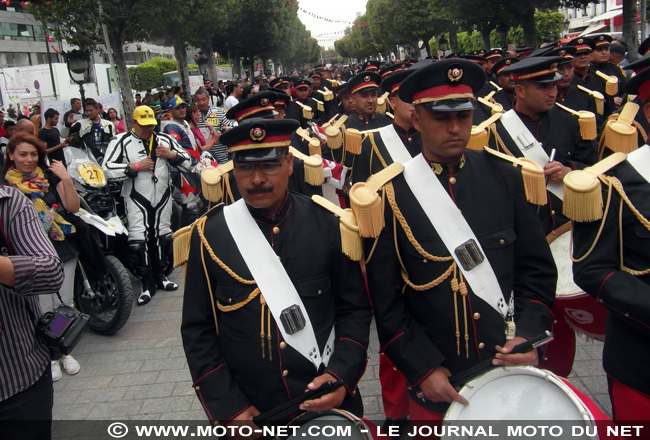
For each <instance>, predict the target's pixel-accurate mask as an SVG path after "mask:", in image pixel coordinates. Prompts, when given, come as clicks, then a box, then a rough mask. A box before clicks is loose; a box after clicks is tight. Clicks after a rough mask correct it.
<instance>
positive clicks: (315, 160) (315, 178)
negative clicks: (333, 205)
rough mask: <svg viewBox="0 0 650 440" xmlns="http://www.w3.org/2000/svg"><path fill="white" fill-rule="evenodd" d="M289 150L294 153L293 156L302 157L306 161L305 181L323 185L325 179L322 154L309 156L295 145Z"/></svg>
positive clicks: (313, 184)
mask: <svg viewBox="0 0 650 440" xmlns="http://www.w3.org/2000/svg"><path fill="white" fill-rule="evenodd" d="M289 152H290V153H291V154H293V157H296V158H298V159H300V160H301V161H302V162H303V163H304V165H305V182H307V183H308V184H309V185H311V186H321V185H322V184H323V182H324V181H325V175H324V174H323V159H321V157H320V156H307V155H306V154H303V153H301V152H300V151H298V150H296V149H295V148H294V147H289Z"/></svg>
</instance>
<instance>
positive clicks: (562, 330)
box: [540, 223, 607, 377]
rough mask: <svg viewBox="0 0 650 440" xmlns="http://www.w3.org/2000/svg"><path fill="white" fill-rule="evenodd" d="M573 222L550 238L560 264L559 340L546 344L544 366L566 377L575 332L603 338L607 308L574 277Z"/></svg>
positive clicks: (556, 306)
mask: <svg viewBox="0 0 650 440" xmlns="http://www.w3.org/2000/svg"><path fill="white" fill-rule="evenodd" d="M569 225H570V224H569V223H567V224H565V225H563V226H562V227H560V228H558V229H556V230H555V231H553V232H552V233H551V234H549V235H548V236H547V237H546V238H547V241H548V242H549V246H550V248H551V252H552V254H553V259H554V260H555V265H556V267H557V274H558V278H557V288H556V294H555V302H554V304H553V316H554V317H555V321H556V322H555V323H554V324H553V333H554V334H555V340H554V341H553V342H551V343H550V344H549V345H548V347H547V348H546V357H547V360H545V361H544V362H541V363H540V367H541V368H545V369H548V370H551V371H552V372H554V373H555V374H557V375H559V376H562V377H566V376H568V375H569V374H570V373H571V369H572V367H573V359H574V357H575V347H576V340H575V338H576V337H575V333H574V331H576V332H578V333H582V334H586V335H587V336H588V337H591V338H595V339H599V340H603V339H604V337H605V321H606V318H607V309H605V307H603V306H602V305H601V304H598V302H596V300H595V299H593V298H592V297H591V296H589V295H588V294H587V293H585V292H584V291H583V290H582V289H581V288H580V287H578V285H577V284H576V283H575V282H574V281H573V262H572V261H571V246H570V244H571V230H570V227H569Z"/></svg>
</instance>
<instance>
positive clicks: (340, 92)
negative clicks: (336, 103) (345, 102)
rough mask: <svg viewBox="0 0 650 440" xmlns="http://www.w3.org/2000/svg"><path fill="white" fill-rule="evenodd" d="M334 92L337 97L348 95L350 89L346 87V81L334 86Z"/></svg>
mask: <svg viewBox="0 0 650 440" xmlns="http://www.w3.org/2000/svg"><path fill="white" fill-rule="evenodd" d="M334 93H336V96H338V97H339V98H341V97H343V96H345V95H349V94H350V89H349V88H348V83H343V84H339V85H338V86H336V87H334Z"/></svg>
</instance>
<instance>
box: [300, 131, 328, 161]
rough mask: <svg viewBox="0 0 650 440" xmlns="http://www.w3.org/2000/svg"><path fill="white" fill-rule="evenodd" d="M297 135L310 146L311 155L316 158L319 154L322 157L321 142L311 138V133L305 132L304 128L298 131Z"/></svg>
mask: <svg viewBox="0 0 650 440" xmlns="http://www.w3.org/2000/svg"><path fill="white" fill-rule="evenodd" d="M296 134H297V135H298V136H300V137H301V138H302V139H304V140H305V141H307V143H308V144H309V155H310V156H314V155H316V154H318V155H319V156H322V154H323V153H322V150H321V146H320V141H319V140H318V139H316V138H313V137H311V135H310V134H309V131H307V130H305V129H304V128H298V129H297V130H296Z"/></svg>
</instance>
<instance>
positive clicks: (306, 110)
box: [294, 101, 314, 120]
mask: <svg viewBox="0 0 650 440" xmlns="http://www.w3.org/2000/svg"><path fill="white" fill-rule="evenodd" d="M294 102H295V103H296V104H298V105H299V106H300V107H302V117H303V118H305V119H308V120H310V119H312V118H313V117H314V111H313V110H312V108H311V107H309V106H308V105H305V104H303V103H302V102H300V101H294Z"/></svg>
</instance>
